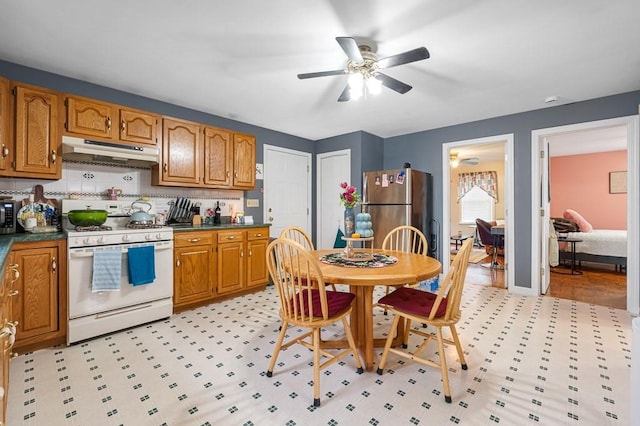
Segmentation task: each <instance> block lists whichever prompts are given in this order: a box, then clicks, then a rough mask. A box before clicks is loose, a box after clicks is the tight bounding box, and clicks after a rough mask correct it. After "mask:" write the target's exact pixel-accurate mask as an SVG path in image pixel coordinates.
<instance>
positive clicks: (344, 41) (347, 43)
mask: <svg viewBox="0 0 640 426" xmlns="http://www.w3.org/2000/svg"><path fill="white" fill-rule="evenodd" d="M336 41H337V42H338V44H339V45H340V47H342V50H344V53H346V54H347V58H349V59H350V60H351V61H353V62H355V63H356V64H361V63H363V62H364V59H362V54H361V53H360V49H359V48H358V43H356V41H355V40H354V39H352V38H351V37H336Z"/></svg>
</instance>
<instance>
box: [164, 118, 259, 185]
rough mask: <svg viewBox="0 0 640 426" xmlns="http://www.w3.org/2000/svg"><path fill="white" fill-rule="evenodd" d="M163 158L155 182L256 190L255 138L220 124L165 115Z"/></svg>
mask: <svg viewBox="0 0 640 426" xmlns="http://www.w3.org/2000/svg"><path fill="white" fill-rule="evenodd" d="M162 139H163V143H162V160H161V164H159V165H158V166H157V167H154V171H153V175H152V183H153V184H154V185H166V186H189V187H193V186H197V187H203V188H220V189H242V190H246V189H254V188H255V168H256V139H255V137H254V136H252V135H246V134H243V133H235V132H232V131H231V130H226V129H220V128H217V127H210V126H202V125H200V124H198V123H193V122H190V121H184V120H177V119H169V118H165V119H164V120H163V124H162Z"/></svg>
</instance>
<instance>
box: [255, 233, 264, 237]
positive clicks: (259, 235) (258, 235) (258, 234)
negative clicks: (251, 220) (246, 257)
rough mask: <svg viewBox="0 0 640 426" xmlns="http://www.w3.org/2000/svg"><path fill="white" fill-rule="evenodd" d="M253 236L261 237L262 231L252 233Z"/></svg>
mask: <svg viewBox="0 0 640 426" xmlns="http://www.w3.org/2000/svg"><path fill="white" fill-rule="evenodd" d="M253 235H254V236H255V237H262V232H258V233H257V234H253Z"/></svg>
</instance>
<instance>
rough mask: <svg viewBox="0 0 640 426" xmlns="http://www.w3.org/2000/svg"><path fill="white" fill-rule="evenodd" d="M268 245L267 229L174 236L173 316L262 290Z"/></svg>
mask: <svg viewBox="0 0 640 426" xmlns="http://www.w3.org/2000/svg"><path fill="white" fill-rule="evenodd" d="M268 243H269V228H268V227H256V228H239V229H232V230H219V231H211V230H203V231H186V232H176V233H174V254H175V256H174V258H175V264H174V273H173V278H174V284H173V285H174V289H173V310H174V312H179V311H182V310H185V309H189V308H192V307H195V306H200V305H205V304H207V303H211V302H213V301H215V300H216V299H219V298H223V297H229V296H233V295H237V294H241V293H245V292H250V291H255V290H258V289H260V288H261V287H264V285H266V283H267V281H268V273H267V266H266V248H267V245H268Z"/></svg>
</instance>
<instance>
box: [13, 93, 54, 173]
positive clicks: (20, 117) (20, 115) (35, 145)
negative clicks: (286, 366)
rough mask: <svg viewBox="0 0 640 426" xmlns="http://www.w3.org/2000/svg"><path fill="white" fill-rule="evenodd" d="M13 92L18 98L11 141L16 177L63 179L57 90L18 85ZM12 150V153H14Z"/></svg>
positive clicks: (14, 111)
mask: <svg viewBox="0 0 640 426" xmlns="http://www.w3.org/2000/svg"><path fill="white" fill-rule="evenodd" d="M12 95H13V97H14V101H15V104H14V105H15V107H14V109H13V113H14V120H13V121H14V124H15V126H14V128H13V139H14V142H15V144H13V143H9V144H7V145H6V146H7V147H9V152H8V153H6V151H5V152H3V155H5V153H6V157H9V158H10V162H11V166H12V167H10V169H11V170H5V172H7V171H8V174H10V175H11V176H16V177H33V178H42V179H60V178H61V176H62V166H61V165H62V158H61V157H60V153H61V144H62V138H61V137H60V132H59V126H58V124H59V122H58V119H59V118H58V110H59V99H60V98H59V95H58V93H57V92H55V91H52V90H48V89H43V88H40V87H34V86H28V85H23V84H18V85H16V86H14V88H13V91H12ZM11 151H13V152H11Z"/></svg>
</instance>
